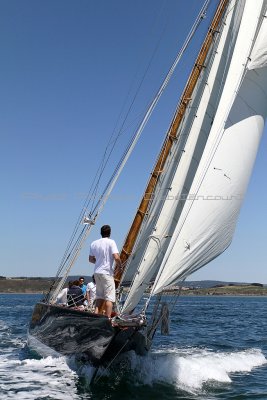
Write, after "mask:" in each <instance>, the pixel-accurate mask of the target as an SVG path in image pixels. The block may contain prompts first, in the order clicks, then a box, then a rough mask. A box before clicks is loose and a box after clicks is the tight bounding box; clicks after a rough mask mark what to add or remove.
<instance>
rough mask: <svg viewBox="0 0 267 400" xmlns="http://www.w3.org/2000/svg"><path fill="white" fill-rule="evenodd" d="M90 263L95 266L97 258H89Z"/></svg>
mask: <svg viewBox="0 0 267 400" xmlns="http://www.w3.org/2000/svg"><path fill="white" fill-rule="evenodd" d="M89 262H90V263H92V264H95V262H96V258H95V256H89Z"/></svg>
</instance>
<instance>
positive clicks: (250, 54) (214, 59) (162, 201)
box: [123, 0, 267, 313]
mask: <svg viewBox="0 0 267 400" xmlns="http://www.w3.org/2000/svg"><path fill="white" fill-rule="evenodd" d="M266 7H267V1H266V0H257V1H256V2H255V1H254V0H246V1H229V4H228V7H227V10H226V12H225V16H224V21H223V24H221V26H220V34H219V35H218V37H217V40H215V41H214V45H213V47H212V49H211V50H210V52H209V55H208V57H207V60H206V65H205V69H204V70H203V73H202V76H201V79H200V81H199V84H198V85H197V87H196V89H195V91H194V93H193V96H192V99H191V103H190V107H189V108H188V110H187V112H186V114H185V117H184V120H183V123H182V125H181V126H180V128H179V129H180V135H179V140H177V143H176V145H175V147H174V149H173V151H172V152H171V154H170V155H169V157H168V160H167V164H166V166H165V169H164V172H163V174H162V176H161V178H160V180H159V182H158V185H157V187H156V189H155V192H154V193H153V202H152V203H151V205H150V208H149V213H148V216H147V218H146V219H145V220H144V223H143V226H142V230H141V232H140V234H139V238H138V241H137V243H136V245H135V249H134V254H133V255H132V257H131V258H130V262H129V264H128V268H127V271H126V273H125V275H124V280H125V281H129V280H131V278H132V277H133V275H134V280H133V283H132V286H131V288H130V291H129V294H128V296H127V298H126V302H125V304H124V307H123V313H127V312H129V311H132V310H133V309H134V308H135V307H136V305H137V304H138V302H139V300H140V298H141V297H142V295H143V293H144V291H145V290H146V288H147V287H148V286H149V285H150V284H151V282H154V284H153V287H152V290H151V294H152V295H153V294H156V293H159V292H161V291H162V290H163V289H164V287H166V286H168V285H172V284H173V283H175V282H176V281H178V280H181V279H184V278H186V277H187V276H188V275H189V274H191V273H192V272H194V271H196V270H197V269H199V268H201V267H202V266H204V265H205V264H207V263H208V262H210V261H211V260H213V259H214V258H215V257H217V256H218V255H219V254H221V253H222V252H223V251H224V250H225V249H226V248H227V247H228V246H229V244H230V243H231V240H232V237H233V233H234V229H235V225H236V221H237V217H238V214H239V210H240V207H241V204H242V199H243V196H244V194H245V191H246V188H247V185H248V181H249V177H250V174H251V171H252V168H253V164H254V161H255V157H256V154H257V149H258V145H259V142H260V139H261V135H262V132H263V128H264V121H265V118H266V114H267V92H266V91H267V69H266V68H267V67H266V59H267V56H266V53H267V52H266V48H267V35H266V31H267V28H266V24H267V22H266V15H265V14H266Z"/></svg>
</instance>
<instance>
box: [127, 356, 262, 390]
mask: <svg viewBox="0 0 267 400" xmlns="http://www.w3.org/2000/svg"><path fill="white" fill-rule="evenodd" d="M179 353H180V354H179ZM265 363H267V360H266V358H265V357H264V355H263V354H262V352H261V351H260V350H258V349H250V350H244V351H240V352H230V353H227V352H212V351H211V350H202V349H187V350H186V351H185V350H182V351H181V352H179V350H178V349H173V350H172V351H170V352H168V354H166V353H165V354H164V353H159V352H157V353H154V355H153V354H151V355H150V356H149V357H147V358H146V359H142V360H140V358H138V357H134V356H133V357H132V368H133V369H134V371H135V373H136V376H138V381H139V383H140V382H143V383H145V384H150V385H152V384H153V383H155V382H156V381H164V382H168V383H171V384H174V385H175V386H177V387H178V388H180V389H185V390H189V391H192V390H193V391H194V390H196V389H201V388H202V386H203V384H206V383H208V382H210V381H213V382H214V381H215V382H223V383H230V382H231V374H233V373H236V372H240V373H242V372H246V373H248V372H251V371H252V369H253V368H255V367H259V366H261V365H263V364H265Z"/></svg>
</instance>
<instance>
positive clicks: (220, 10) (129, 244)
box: [114, 0, 229, 286]
mask: <svg viewBox="0 0 267 400" xmlns="http://www.w3.org/2000/svg"><path fill="white" fill-rule="evenodd" d="M228 3H229V0H220V3H219V5H218V7H217V10H216V12H215V15H214V17H213V20H212V23H211V25H210V27H209V30H208V33H207V35H206V38H205V40H204V42H203V44H202V47H201V49H200V52H199V54H198V57H197V59H196V62H195V65H194V67H193V69H192V72H191V75H190V77H189V79H188V82H187V84H186V86H185V89H184V91H183V94H182V97H181V100H180V102H179V104H178V106H177V109H176V112H175V116H174V118H173V120H172V122H171V125H170V128H169V131H168V133H167V136H166V139H165V141H164V143H163V146H162V148H161V151H160V153H159V157H158V160H157V162H156V165H155V167H154V170H153V171H152V173H151V177H150V180H149V182H148V184H147V187H146V189H145V193H144V196H143V198H142V200H141V202H140V204H139V207H138V210H137V212H136V215H135V217H134V220H133V222H132V225H131V228H130V230H129V232H128V235H127V237H126V239H125V242H124V245H123V248H122V251H121V254H120V257H121V262H122V266H123V267H122V268H121V269H118V268H116V269H115V274H114V279H115V282H116V285H117V286H118V284H119V283H120V280H121V277H122V274H123V271H124V268H125V266H126V262H127V260H128V258H129V256H130V255H131V252H132V250H133V247H134V244H135V241H136V238H137V236H138V233H139V230H140V227H141V224H142V222H143V219H144V217H145V215H146V213H147V211H148V206H149V203H150V197H151V195H152V194H153V191H154V189H155V186H156V184H157V181H158V179H159V177H160V175H161V173H162V172H163V170H164V166H165V163H166V160H167V158H168V155H169V154H170V152H171V149H172V145H173V143H174V141H175V140H177V139H178V137H179V133H178V128H179V126H180V124H181V122H182V119H183V117H184V114H185V111H186V109H187V106H188V104H189V103H190V100H191V96H192V94H193V91H194V89H195V87H196V84H197V82H198V79H199V76H200V74H201V71H202V69H203V68H204V67H205V65H204V62H205V60H206V57H207V54H208V51H209V49H210V47H211V45H212V42H213V36H214V34H215V33H217V32H218V31H217V28H218V26H219V23H220V21H221V18H222V16H223V14H224V11H225V9H226V6H227V4H228Z"/></svg>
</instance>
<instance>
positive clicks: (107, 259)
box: [89, 225, 121, 318]
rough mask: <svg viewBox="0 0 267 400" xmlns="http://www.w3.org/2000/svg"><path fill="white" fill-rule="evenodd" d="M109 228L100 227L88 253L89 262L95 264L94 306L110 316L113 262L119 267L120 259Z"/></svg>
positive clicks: (112, 298) (112, 299)
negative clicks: (98, 235)
mask: <svg viewBox="0 0 267 400" xmlns="http://www.w3.org/2000/svg"><path fill="white" fill-rule="evenodd" d="M110 234H111V228H110V226H109V225H104V226H102V228H101V236H102V238H101V239H98V240H95V241H94V242H92V244H91V247H90V253H89V262H91V263H93V264H95V270H94V278H95V283H96V308H95V312H96V313H99V312H100V311H101V309H102V308H103V311H104V312H105V315H106V316H107V317H109V318H110V317H111V312H112V307H113V303H114V302H115V282H114V278H113V274H114V269H113V262H114V261H115V264H116V265H117V266H118V267H120V266H121V260H120V255H119V252H118V248H117V245H116V243H115V241H114V240H113V239H110Z"/></svg>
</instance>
